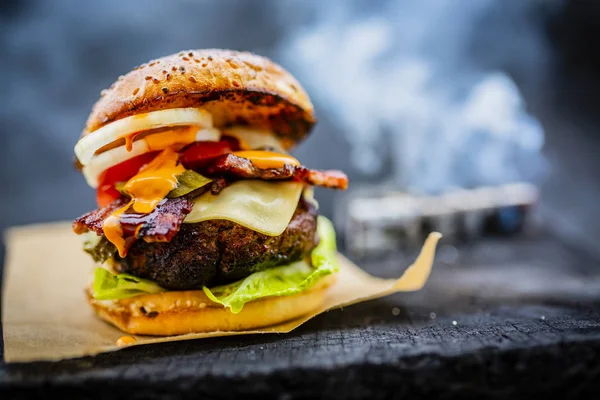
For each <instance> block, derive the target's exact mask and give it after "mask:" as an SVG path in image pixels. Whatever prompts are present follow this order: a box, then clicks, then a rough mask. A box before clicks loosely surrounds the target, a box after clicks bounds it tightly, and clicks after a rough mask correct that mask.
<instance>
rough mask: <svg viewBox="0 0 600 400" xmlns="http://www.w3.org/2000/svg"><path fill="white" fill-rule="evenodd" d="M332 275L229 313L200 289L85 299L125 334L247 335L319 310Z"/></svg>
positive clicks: (333, 278)
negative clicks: (221, 332)
mask: <svg viewBox="0 0 600 400" xmlns="http://www.w3.org/2000/svg"><path fill="white" fill-rule="evenodd" d="M334 281H335V276H334V275H329V276H327V277H325V278H323V279H321V280H320V281H319V282H318V283H317V284H316V285H315V286H313V287H312V288H310V289H308V290H305V291H303V292H301V293H298V294H296V295H292V296H280V297H265V298H262V299H259V300H255V301H252V302H249V303H246V304H245V305H244V308H243V309H242V311H240V312H239V313H238V314H233V313H232V312H230V311H229V309H227V308H225V307H223V306H222V305H220V304H217V303H214V302H213V301H211V300H210V299H209V298H208V297H207V296H206V294H204V292H203V291H201V290H196V291H174V292H164V293H158V294H149V295H142V296H136V297H131V298H128V299H120V300H96V299H94V298H93V297H92V296H91V289H90V288H88V290H87V299H88V302H89V303H90V305H91V306H92V308H93V309H94V311H95V312H96V314H97V315H98V316H99V317H100V318H102V319H103V320H105V321H107V322H109V323H111V324H113V325H114V326H116V327H117V328H119V329H121V330H122V331H124V332H127V333H130V334H135V335H154V336H170V335H182V334H186V333H205V332H216V331H227V332H231V331H247V330H253V329H258V328H263V327H266V326H273V325H277V324H279V323H282V322H286V321H290V320H292V319H295V318H298V317H301V316H303V315H306V314H308V313H310V312H313V311H315V310H316V309H317V308H319V307H320V306H321V305H322V304H323V302H324V299H325V293H326V291H327V288H328V287H330V286H331V284H332V283H333V282H334Z"/></svg>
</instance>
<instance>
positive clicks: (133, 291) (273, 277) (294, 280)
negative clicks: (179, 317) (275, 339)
mask: <svg viewBox="0 0 600 400" xmlns="http://www.w3.org/2000/svg"><path fill="white" fill-rule="evenodd" d="M317 233H318V236H319V244H318V245H317V246H316V247H315V248H314V249H313V251H312V252H311V254H310V258H311V264H312V266H310V265H309V264H308V263H307V262H305V261H299V262H295V263H292V264H289V265H284V266H281V267H275V268H271V269H268V270H265V271H260V272H255V273H253V274H252V275H250V276H248V277H246V278H244V279H242V280H239V281H237V282H233V283H230V284H227V285H222V286H216V287H213V288H210V289H209V288H207V287H204V288H202V289H203V290H204V293H206V295H207V296H208V297H209V298H210V299H211V300H212V301H214V302H215V303H219V304H222V305H223V306H225V307H227V308H229V309H230V311H231V312H232V313H234V314H237V313H239V312H240V311H242V309H243V307H244V305H245V304H246V303H248V302H250V301H253V300H257V299H260V298H263V297H270V296H289V295H293V294H297V293H300V292H302V291H304V290H306V289H309V288H310V287H312V286H313V285H314V284H315V283H317V281H318V280H319V279H321V278H323V277H325V276H327V275H330V274H333V273H335V272H337V271H338V268H339V266H338V262H337V257H336V254H337V245H336V238H335V230H334V227H333V224H332V223H331V221H329V220H328V219H327V218H326V217H323V216H319V218H318V220H317ZM164 291H166V289H164V288H162V287H160V286H159V285H157V284H156V283H154V282H152V281H149V280H147V279H141V278H138V277H136V276H133V275H129V274H117V275H113V274H112V273H110V272H109V271H107V270H106V269H104V268H97V269H96V271H95V275H94V293H93V296H94V298H95V299H98V300H114V299H123V298H127V297H133V296H138V295H142V294H151V293H160V292H164Z"/></svg>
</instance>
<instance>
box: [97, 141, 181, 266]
mask: <svg viewBox="0 0 600 400" xmlns="http://www.w3.org/2000/svg"><path fill="white" fill-rule="evenodd" d="M178 158H179V154H178V153H176V152H175V151H174V150H173V149H170V148H167V149H165V150H163V151H162V152H161V153H160V154H159V155H158V156H156V158H155V159H154V160H152V161H151V162H150V163H148V164H147V165H146V166H144V167H143V168H142V169H141V170H140V172H138V174H137V175H135V176H134V177H133V178H131V179H130V180H129V181H127V183H126V184H125V186H124V189H123V190H124V191H125V192H126V193H128V194H129V195H130V196H131V201H130V202H129V203H128V204H127V205H126V206H125V207H122V208H120V209H118V210H116V211H115V212H113V213H112V214H111V215H110V216H109V217H108V218H106V220H104V223H103V224H102V230H103V231H104V235H105V236H106V238H107V239H108V240H109V241H110V242H111V243H113V244H114V245H115V247H116V248H117V250H118V251H119V255H120V256H121V257H125V255H126V254H127V250H128V248H129V247H130V246H131V244H132V243H133V241H134V240H135V237H129V238H126V237H125V236H124V235H123V229H122V227H121V222H120V219H121V215H122V214H123V213H124V212H125V211H127V210H128V209H129V208H130V207H131V208H132V209H133V211H135V212H136V213H142V214H148V213H150V212H152V210H154V208H155V207H156V205H157V204H158V203H160V202H161V201H162V200H163V199H164V198H165V197H166V196H167V194H169V192H170V191H171V190H173V189H175V188H176V187H177V175H179V174H181V173H183V172H184V171H185V168H183V166H182V165H180V164H178Z"/></svg>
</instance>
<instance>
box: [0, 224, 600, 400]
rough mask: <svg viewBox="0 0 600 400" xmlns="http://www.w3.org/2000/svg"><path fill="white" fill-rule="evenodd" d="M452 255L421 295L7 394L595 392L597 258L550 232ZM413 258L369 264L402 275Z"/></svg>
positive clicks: (25, 370) (26, 384)
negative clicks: (275, 332)
mask: <svg viewBox="0 0 600 400" xmlns="http://www.w3.org/2000/svg"><path fill="white" fill-rule="evenodd" d="M447 246H448V245H446V247H444V245H443V244H442V247H440V253H439V254H440V257H439V258H438V262H437V263H436V266H435V270H434V273H433V275H432V277H431V279H430V281H429V282H428V285H427V286H426V288H425V289H424V290H423V291H421V292H418V293H412V294H398V295H393V296H389V297H387V298H384V299H379V300H374V301H371V302H367V303H363V304H358V305H355V306H351V307H348V308H345V309H343V310H336V311H332V312H329V313H326V314H324V315H321V316H319V317H317V318H315V319H314V320H312V321H309V322H308V323H307V324H306V325H304V326H302V327H300V328H299V329H297V330H296V331H294V332H292V333H291V334H289V335H281V336H270V335H264V336H249V337H232V338H221V339H214V340H212V339H211V340H199V341H188V342H178V343H167V344H160V345H151V346H143V347H138V348H131V349H127V350H123V351H120V352H117V353H110V354H104V355H100V356H97V357H93V358H92V357H88V358H82V359H78V360H66V361H63V362H59V363H34V364H27V365H25V364H24V365H8V366H7V365H3V366H0V382H2V384H0V394H2V393H7V392H8V391H11V392H12V394H19V395H22V396H24V397H28V398H32V397H36V396H38V395H39V394H40V393H44V394H57V395H63V394H69V395H80V396H85V397H88V398H131V397H139V398H142V397H144V398H146V397H159V395H165V396H166V398H179V397H180V396H183V397H194V398H198V397H204V396H208V397H210V396H213V397H215V398H220V397H224V395H225V394H227V396H235V395H238V396H242V395H248V394H255V395H261V396H265V397H267V398H269V397H270V395H273V396H274V397H278V398H282V396H283V398H303V397H307V396H314V395H317V394H319V393H325V394H329V395H330V396H331V397H336V398H360V397H362V396H361V395H365V394H366V393H369V398H378V397H381V398H383V397H387V396H389V395H391V394H395V395H397V396H400V395H405V396H410V397H412V396H422V395H432V394H435V395H442V397H444V398H455V397H456V398H458V397H461V398H462V397H463V396H471V397H474V398H505V397H506V396H509V395H510V396H511V398H514V397H518V395H523V396H526V395H528V394H531V393H535V394H542V393H557V394H561V393H562V394H564V395H575V394H579V395H581V394H585V393H590V392H592V391H594V390H596V389H598V385H599V382H600V380H599V379H598V378H599V377H600V369H599V368H598V365H599V364H598V360H599V359H600V358H599V357H598V356H599V355H600V307H599V305H600V295H599V292H598V287H599V285H598V283H599V282H600V278H599V277H598V276H597V275H595V274H597V273H596V272H594V268H593V266H595V265H597V260H595V259H594V258H593V257H588V256H585V255H584V253H582V252H579V251H575V250H574V249H570V248H569V247H568V246H564V245H562V244H561V243H560V242H559V241H557V240H556V239H554V238H553V237H552V236H550V235H542V236H539V235H538V236H536V237H535V238H529V239H527V238H522V239H521V240H519V241H518V242H515V241H512V240H511V241H507V240H503V239H497V240H488V241H486V242H483V243H479V244H475V245H472V246H469V247H467V246H463V247H461V248H460V252H459V254H460V256H459V258H458V259H453V258H452V257H448V256H446V257H444V254H445V252H450V253H452V250H451V248H450V247H447ZM452 254H453V253H452ZM404 257H406V259H404V258H403V257H402V256H400V255H397V256H395V257H391V258H386V259H382V260H377V261H375V260H369V261H368V262H366V261H365V263H364V264H363V265H364V267H365V269H368V270H370V272H372V273H378V274H379V275H380V276H394V275H397V274H398V268H400V265H406V261H407V260H408V259H410V255H409V256H404ZM452 260H454V262H453V263H449V262H448V261H452ZM444 261H446V262H444ZM544 277H545V278H544ZM486 282H487V283H486ZM117 389H118V390H117Z"/></svg>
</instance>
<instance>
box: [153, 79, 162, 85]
mask: <svg viewBox="0 0 600 400" xmlns="http://www.w3.org/2000/svg"><path fill="white" fill-rule="evenodd" d="M152 82H154V83H155V84H156V83H160V81H159V80H158V79H156V78H154V79H152Z"/></svg>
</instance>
